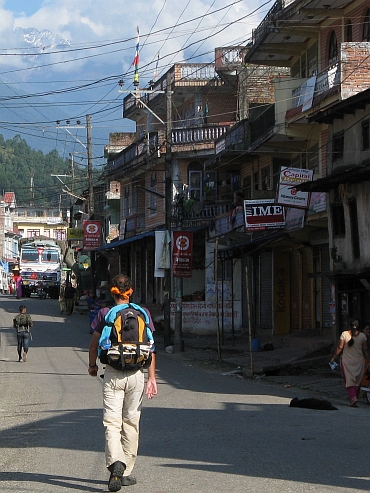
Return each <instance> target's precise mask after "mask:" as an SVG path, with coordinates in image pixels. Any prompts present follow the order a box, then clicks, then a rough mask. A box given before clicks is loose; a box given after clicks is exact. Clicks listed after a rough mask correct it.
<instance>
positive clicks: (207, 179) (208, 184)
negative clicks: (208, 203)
mask: <svg viewBox="0 0 370 493" xmlns="http://www.w3.org/2000/svg"><path fill="white" fill-rule="evenodd" d="M203 191H204V195H205V197H206V198H207V199H208V200H209V199H215V198H216V197H217V171H207V173H205V176H204V185H203Z"/></svg>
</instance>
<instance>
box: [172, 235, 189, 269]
mask: <svg viewBox="0 0 370 493" xmlns="http://www.w3.org/2000/svg"><path fill="white" fill-rule="evenodd" d="M192 255H193V233H192V232H190V231H173V249H172V274H173V276H174V277H191V274H192Z"/></svg>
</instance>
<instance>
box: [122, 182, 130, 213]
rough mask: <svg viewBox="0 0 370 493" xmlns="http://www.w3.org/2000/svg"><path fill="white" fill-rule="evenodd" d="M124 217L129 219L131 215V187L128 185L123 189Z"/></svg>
mask: <svg viewBox="0 0 370 493" xmlns="http://www.w3.org/2000/svg"><path fill="white" fill-rule="evenodd" d="M123 215H124V217H128V216H129V215H130V186H129V185H126V186H125V187H124V189H123Z"/></svg>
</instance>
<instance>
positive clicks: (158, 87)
mask: <svg viewBox="0 0 370 493" xmlns="http://www.w3.org/2000/svg"><path fill="white" fill-rule="evenodd" d="M169 72H170V80H171V84H173V83H175V86H180V87H181V86H192V85H194V86H199V85H205V84H206V83H208V82H209V81H211V80H214V79H219V77H218V75H217V74H216V71H215V65H214V64H213V63H209V64H204V63H177V64H175V65H174V66H173V67H171V69H170V70H169ZM166 90H167V73H166V74H164V75H163V76H162V77H161V78H160V79H159V80H158V82H156V83H155V84H154V85H153V89H152V91H151V92H146V93H144V92H143V93H138V94H137V95H136V94H129V95H128V96H126V97H125V99H124V100H123V111H124V114H126V112H128V110H130V108H132V107H133V106H137V105H138V106H140V100H141V101H143V102H144V103H145V104H146V105H148V104H149V103H151V102H152V101H153V100H154V99H155V98H157V97H159V96H161V95H162V96H163V94H161V92H159V91H162V92H163V91H166Z"/></svg>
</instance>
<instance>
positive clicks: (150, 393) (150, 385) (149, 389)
mask: <svg viewBox="0 0 370 493" xmlns="http://www.w3.org/2000/svg"><path fill="white" fill-rule="evenodd" d="M157 392H158V389H157V382H156V380H155V379H154V378H148V382H147V384H146V390H145V394H146V396H147V397H148V399H152V398H153V397H154V396H155V395H157Z"/></svg>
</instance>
